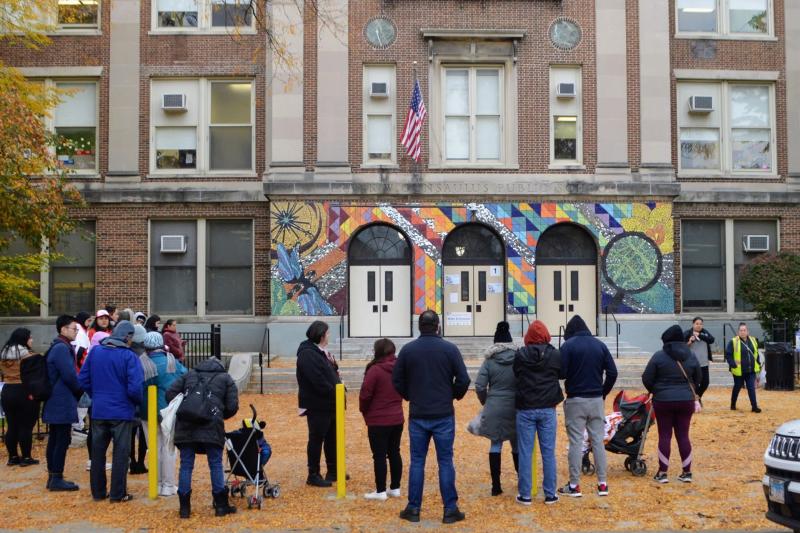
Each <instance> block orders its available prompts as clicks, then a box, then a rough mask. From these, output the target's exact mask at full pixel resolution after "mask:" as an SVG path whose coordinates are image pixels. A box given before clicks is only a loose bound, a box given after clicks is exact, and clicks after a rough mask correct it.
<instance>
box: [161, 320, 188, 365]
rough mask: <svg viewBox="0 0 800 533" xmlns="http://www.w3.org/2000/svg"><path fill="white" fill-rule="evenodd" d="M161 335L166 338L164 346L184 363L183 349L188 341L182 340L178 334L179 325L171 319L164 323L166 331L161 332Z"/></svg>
mask: <svg viewBox="0 0 800 533" xmlns="http://www.w3.org/2000/svg"><path fill="white" fill-rule="evenodd" d="M161 335H162V336H163V337H164V345H165V346H166V347H167V349H168V350H169V353H171V354H172V355H173V356H175V359H177V360H178V361H183V349H184V348H185V347H186V341H185V340H183V339H181V335H180V333H178V323H177V322H176V321H175V320H173V319H171V318H170V319H169V320H167V321H166V322H165V323H164V329H162V330H161Z"/></svg>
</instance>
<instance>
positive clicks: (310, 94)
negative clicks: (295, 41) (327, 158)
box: [303, 2, 352, 170]
mask: <svg viewBox="0 0 800 533" xmlns="http://www.w3.org/2000/svg"><path fill="white" fill-rule="evenodd" d="M316 5H317V3H316V2H306V3H305V11H304V13H303V159H304V161H305V165H306V170H314V167H316V164H317V11H316V9H315V6H316ZM351 5H352V3H351Z"/></svg>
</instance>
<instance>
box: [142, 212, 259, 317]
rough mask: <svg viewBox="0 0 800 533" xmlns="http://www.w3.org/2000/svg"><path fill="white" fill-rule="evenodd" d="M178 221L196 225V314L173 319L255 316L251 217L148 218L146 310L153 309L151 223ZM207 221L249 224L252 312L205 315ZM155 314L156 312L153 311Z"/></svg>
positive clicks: (254, 237)
mask: <svg viewBox="0 0 800 533" xmlns="http://www.w3.org/2000/svg"><path fill="white" fill-rule="evenodd" d="M162 220H163V221H180V220H190V221H195V222H196V223H197V247H196V248H197V261H196V264H195V269H197V272H196V276H195V281H196V283H197V287H196V288H195V290H196V295H195V297H196V298H197V306H196V309H197V314H196V315H175V316H174V318H177V319H185V318H201V319H202V318H208V317H219V318H240V317H252V316H255V315H256V285H255V283H256V221H255V219H254V218H252V217H247V216H245V217H228V218H226V217H212V218H191V217H186V218H181V217H168V218H149V219H148V220H147V235H148V238H147V308H148V309H153V307H152V302H151V301H150V300H151V288H152V283H153V279H152V276H153V266H152V265H153V261H152V249H151V248H150V241H151V237H152V235H153V224H152V223H153V222H158V221H162ZM209 220H247V221H249V222H250V231H251V236H252V238H251V240H250V244H251V250H250V283H251V287H252V290H251V291H250V306H251V308H252V309H253V312H252V313H250V314H246V315H233V314H224V315H209V314H207V313H206V282H207V280H206V271H207V270H208V268H207V265H208V257H207V250H208V242H207V239H208V233H207V231H206V223H207V222H208V221H209ZM155 311H156V312H157V310H155Z"/></svg>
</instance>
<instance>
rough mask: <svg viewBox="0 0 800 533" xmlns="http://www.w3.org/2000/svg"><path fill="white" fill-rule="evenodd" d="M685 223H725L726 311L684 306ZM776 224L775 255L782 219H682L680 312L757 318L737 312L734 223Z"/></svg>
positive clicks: (747, 312) (723, 235)
mask: <svg viewBox="0 0 800 533" xmlns="http://www.w3.org/2000/svg"><path fill="white" fill-rule="evenodd" d="M684 221H717V222H724V224H723V231H722V233H723V234H722V239H723V240H724V246H725V269H724V271H723V276H724V278H725V309H709V310H706V309H702V308H694V307H690V308H689V310H688V311H687V310H685V308H684V305H683V295H684V291H683V283H684V280H685V277H684V275H683V267H684V262H683V242H684V240H683V222H684ZM737 221H739V222H741V221H747V222H757V221H758V222H774V223H775V235H776V239H775V253H780V251H781V219H780V218H752V219H751V218H720V217H707V218H705V217H691V218H688V217H687V218H682V219H681V220H680V242H681V249H680V253H681V262H680V266H681V283H680V285H681V287H680V289H681V297H680V310H681V313H693V314H694V315H696V314H697V313H703V314H704V315H709V316H714V315H717V316H720V315H724V316H730V315H736V316H755V312H753V311H737V310H736V264H735V254H734V247H735V246H736V245H737V243H735V242H734V222H737Z"/></svg>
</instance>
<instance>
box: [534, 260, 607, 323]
mask: <svg viewBox="0 0 800 533" xmlns="http://www.w3.org/2000/svg"><path fill="white" fill-rule="evenodd" d="M575 315H580V316H581V318H582V319H583V321H584V322H586V325H587V326H588V327H589V331H591V332H592V334H594V333H595V332H596V331H597V269H596V267H595V266H594V265H537V266H536V317H537V318H538V319H539V320H541V321H542V322H544V323H545V325H546V326H547V329H548V331H550V335H553V336H556V335H559V334H560V333H563V328H566V326H567V322H569V320H570V319H571V318H572V317H573V316H575Z"/></svg>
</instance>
